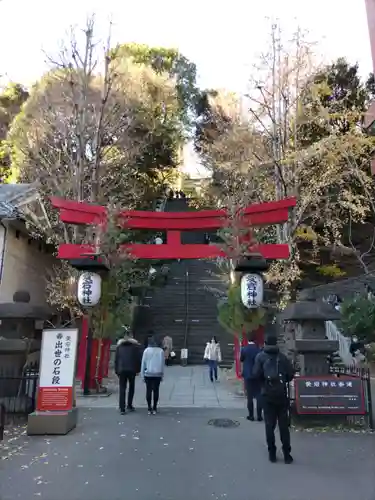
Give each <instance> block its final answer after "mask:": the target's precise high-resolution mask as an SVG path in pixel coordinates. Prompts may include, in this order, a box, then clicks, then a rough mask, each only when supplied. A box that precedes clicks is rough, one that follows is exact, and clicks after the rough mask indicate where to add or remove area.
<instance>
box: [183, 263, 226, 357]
mask: <svg viewBox="0 0 375 500" xmlns="http://www.w3.org/2000/svg"><path fill="white" fill-rule="evenodd" d="M187 269H188V274H187V310H188V314H187V321H188V323H187V347H188V349H189V362H190V363H191V364H199V363H203V362H204V360H203V354H204V349H205V347H206V343H207V342H209V341H210V340H211V338H212V336H213V335H215V336H216V337H217V339H218V341H219V342H220V347H221V353H222V357H223V365H224V366H231V365H232V363H233V357H234V343H233V336H232V335H231V334H229V333H227V332H226V331H225V330H224V329H223V328H222V326H221V325H220V324H219V322H218V320H217V298H216V296H215V295H214V294H213V292H212V291H211V290H210V288H214V289H219V290H220V289H221V288H222V287H223V283H222V282H221V281H220V280H219V279H218V278H217V277H215V276H213V275H212V273H213V272H214V271H215V265H214V263H212V262H209V261H202V260H201V261H200V260H196V261H195V260H191V261H189V262H188V264H187Z"/></svg>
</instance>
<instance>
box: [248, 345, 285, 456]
mask: <svg viewBox="0 0 375 500" xmlns="http://www.w3.org/2000/svg"><path fill="white" fill-rule="evenodd" d="M253 375H254V378H255V379H257V380H259V382H260V383H261V397H262V407H263V415H264V423H265V428H266V439H267V447H268V456H269V460H270V461H271V462H276V460H277V458H276V444H275V429H276V425H277V424H278V425H279V431H280V440H281V444H282V450H283V454H284V461H285V463H286V464H291V463H292V462H293V457H292V455H291V446H290V432H289V396H288V384H289V382H291V381H292V380H293V378H294V368H293V366H292V364H291V362H290V361H289V359H288V358H287V357H286V356H285V355H284V354H282V353H281V352H280V350H279V348H278V346H277V338H276V337H274V336H270V337H268V338H266V342H265V346H264V349H263V350H262V351H261V352H260V353H259V354H258V355H257V357H256V358H255V363H254V368H253Z"/></svg>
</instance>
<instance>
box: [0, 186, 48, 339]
mask: <svg viewBox="0 0 375 500" xmlns="http://www.w3.org/2000/svg"><path fill="white" fill-rule="evenodd" d="M37 198H38V192H37V189H36V188H35V187H34V186H33V185H30V184H2V185H0V305H2V304H10V303H12V302H13V296H14V294H15V293H16V292H19V291H22V292H28V294H29V296H30V301H29V306H30V307H35V308H37V309H39V310H42V309H44V310H48V309H49V307H48V304H47V295H46V279H47V275H48V272H49V271H51V270H52V268H53V266H54V264H57V260H56V258H55V257H54V256H53V247H52V246H51V245H47V244H46V243H45V242H44V241H43V240H41V239H36V238H33V237H32V236H31V235H30V232H29V231H28V229H27V227H26V222H25V216H24V214H23V209H22V207H26V205H28V204H30V203H32V202H33V201H35V200H37ZM3 307H4V306H3ZM4 323H7V321H5V322H4V321H3V320H2V321H1V325H0V337H2V336H3V337H7V338H9V337H13V335H12V332H13V333H14V337H13V338H19V337H20V336H22V334H26V333H28V332H22V331H20V328H19V325H18V327H17V328H15V326H14V327H11V325H9V324H8V325H5V324H4ZM35 326H36V327H37V329H38V330H39V329H41V326H42V325H35ZM29 328H30V326H29V327H28V330H29ZM21 330H22V328H21Z"/></svg>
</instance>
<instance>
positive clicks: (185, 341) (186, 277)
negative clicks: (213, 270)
mask: <svg viewBox="0 0 375 500" xmlns="http://www.w3.org/2000/svg"><path fill="white" fill-rule="evenodd" d="M185 265H186V266H187V264H185ZM188 336H189V270H188V269H187V267H186V268H185V336H184V344H183V345H184V349H188Z"/></svg>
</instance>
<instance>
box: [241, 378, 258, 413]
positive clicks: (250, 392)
mask: <svg viewBox="0 0 375 500" xmlns="http://www.w3.org/2000/svg"><path fill="white" fill-rule="evenodd" d="M260 389H261V388H260V384H259V382H258V381H257V380H253V379H247V380H245V390H246V397H247V410H248V412H249V417H250V418H254V399H256V402H257V418H258V420H260V419H261V418H262V399H261V397H260Z"/></svg>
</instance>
